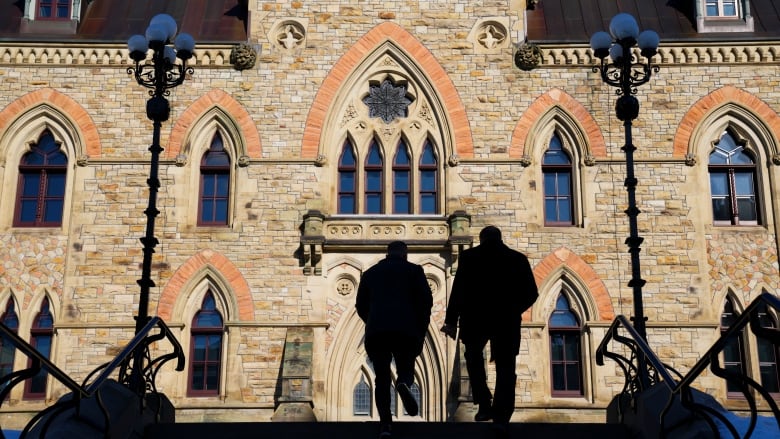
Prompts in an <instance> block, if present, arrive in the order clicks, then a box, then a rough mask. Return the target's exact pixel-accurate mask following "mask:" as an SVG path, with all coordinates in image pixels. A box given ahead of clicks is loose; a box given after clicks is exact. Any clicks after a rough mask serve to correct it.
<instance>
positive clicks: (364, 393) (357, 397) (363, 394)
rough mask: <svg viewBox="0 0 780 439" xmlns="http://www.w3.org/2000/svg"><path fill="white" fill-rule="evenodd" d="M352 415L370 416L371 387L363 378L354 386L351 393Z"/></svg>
mask: <svg viewBox="0 0 780 439" xmlns="http://www.w3.org/2000/svg"><path fill="white" fill-rule="evenodd" d="M352 414H353V415H355V416H371V387H370V386H369V385H368V383H367V382H366V380H365V378H364V377H360V382H359V383H357V384H356V385H355V389H354V390H353V391H352Z"/></svg>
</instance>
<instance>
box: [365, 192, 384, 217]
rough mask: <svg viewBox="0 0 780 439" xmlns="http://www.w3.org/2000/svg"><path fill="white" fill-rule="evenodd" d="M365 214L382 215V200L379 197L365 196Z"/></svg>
mask: <svg viewBox="0 0 780 439" xmlns="http://www.w3.org/2000/svg"><path fill="white" fill-rule="evenodd" d="M366 213H382V198H381V197H380V196H379V195H375V194H374V195H367V196H366Z"/></svg>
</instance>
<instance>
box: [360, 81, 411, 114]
mask: <svg viewBox="0 0 780 439" xmlns="http://www.w3.org/2000/svg"><path fill="white" fill-rule="evenodd" d="M363 103H365V104H366V105H367V106H368V115H369V117H378V118H380V119H382V121H384V123H390V122H392V121H394V120H395V119H396V118H399V117H406V114H407V109H408V107H409V104H411V103H412V101H411V100H410V99H409V98H407V97H406V86H403V85H395V84H393V83H392V82H390V80H388V79H385V80H384V81H382V84H381V85H378V86H377V85H372V86H371V87H370V89H369V94H368V96H366V97H365V98H363Z"/></svg>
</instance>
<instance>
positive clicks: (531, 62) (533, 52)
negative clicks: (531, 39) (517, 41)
mask: <svg viewBox="0 0 780 439" xmlns="http://www.w3.org/2000/svg"><path fill="white" fill-rule="evenodd" d="M541 62H542V50H541V49H539V47H538V46H536V45H534V44H529V43H524V44H521V45H519V46H518V47H517V51H516V52H515V65H516V66H517V68H518V69H520V70H523V71H526V72H527V71H530V70H533V69H535V68H536V67H537V66H539V63H541Z"/></svg>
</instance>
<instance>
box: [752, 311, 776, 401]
mask: <svg viewBox="0 0 780 439" xmlns="http://www.w3.org/2000/svg"><path fill="white" fill-rule="evenodd" d="M758 321H759V323H760V324H761V326H762V327H763V328H769V329H773V330H775V331H777V330H778V324H777V319H776V316H774V315H772V314H771V313H770V312H769V310H768V308H767V306H766V304H765V303H763V302H762V303H761V305H760V306H759V308H758ZM756 341H757V343H756V344H757V346H758V368H759V374H760V376H761V386H763V387H764V389H765V390H766V391H767V392H769V393H771V394H773V395H776V396H777V395H780V369H778V364H777V363H778V360H780V345H777V344H775V343H772V341H771V340H769V339H766V338H762V337H756Z"/></svg>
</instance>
